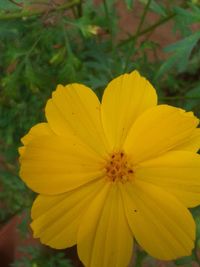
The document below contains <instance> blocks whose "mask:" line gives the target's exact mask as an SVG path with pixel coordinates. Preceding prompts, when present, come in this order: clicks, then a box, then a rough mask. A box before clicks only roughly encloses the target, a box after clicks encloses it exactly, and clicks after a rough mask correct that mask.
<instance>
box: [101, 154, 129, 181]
mask: <svg viewBox="0 0 200 267" xmlns="http://www.w3.org/2000/svg"><path fill="white" fill-rule="evenodd" d="M105 169H106V176H107V178H108V180H109V181H111V182H116V181H119V182H121V183H125V182H128V181H130V180H131V179H132V178H133V174H134V171H133V168H132V165H131V164H130V162H129V160H128V158H127V155H126V154H125V153H124V152H122V151H120V152H115V153H112V154H111V155H110V159H109V160H108V161H107V164H106V166H105Z"/></svg>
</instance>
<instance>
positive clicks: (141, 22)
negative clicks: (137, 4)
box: [135, 0, 151, 38]
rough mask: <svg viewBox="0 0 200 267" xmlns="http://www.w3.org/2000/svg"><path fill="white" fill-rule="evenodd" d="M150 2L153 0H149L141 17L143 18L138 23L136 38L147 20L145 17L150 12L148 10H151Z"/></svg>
mask: <svg viewBox="0 0 200 267" xmlns="http://www.w3.org/2000/svg"><path fill="white" fill-rule="evenodd" d="M150 4H151V0H148V2H147V4H146V6H145V8H144V12H143V14H142V17H141V20H140V23H139V25H138V28H137V31H136V34H135V38H137V36H138V35H139V33H140V31H141V29H142V26H143V24H144V21H145V18H146V15H147V13H148V10H149V7H150Z"/></svg>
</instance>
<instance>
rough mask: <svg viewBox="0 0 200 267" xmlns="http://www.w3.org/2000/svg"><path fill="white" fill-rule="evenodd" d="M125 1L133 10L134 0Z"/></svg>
mask: <svg viewBox="0 0 200 267" xmlns="http://www.w3.org/2000/svg"><path fill="white" fill-rule="evenodd" d="M124 1H125V4H126V6H127V8H128V9H129V10H132V9H133V5H134V0H124Z"/></svg>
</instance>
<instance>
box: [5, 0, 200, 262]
mask: <svg viewBox="0 0 200 267" xmlns="http://www.w3.org/2000/svg"><path fill="white" fill-rule="evenodd" d="M199 48H200V1H198V0H182V1H181V0H175V1H171V0H168V1H167V0H166V1H159V0H138V1H137V0H119V1H117V0H96V1H95V0H83V1H81V0H35V1H33V0H0V266H1V267H7V266H13V267H44V266H45V267H81V266H82V265H81V263H80V262H79V260H78V258H77V255H76V249H75V248H70V249H67V250H63V251H55V250H52V249H50V248H48V247H45V246H43V245H41V244H40V243H39V242H38V241H37V240H33V239H32V233H31V230H30V228H29V222H30V217H29V216H30V207H31V204H32V201H33V199H34V198H35V195H34V193H33V192H31V191H30V190H29V189H28V188H27V187H26V186H25V185H24V184H23V182H22V181H21V180H20V179H19V177H18V170H19V164H18V147H19V146H20V145H21V143H20V138H21V137H22V136H23V135H24V134H26V133H27V131H28V130H29V129H30V127H32V126H33V125H34V124H36V123H38V122H41V121H44V120H45V118H44V107H45V103H46V101H47V99H48V98H49V97H50V96H51V93H52V91H53V90H55V88H56V85H57V84H59V83H60V84H63V85H65V84H68V83H71V82H81V83H84V84H85V85H88V86H90V87H91V88H92V89H93V90H94V91H95V93H96V94H97V95H98V97H99V98H100V99H101V96H102V93H103V90H104V88H105V86H106V84H107V83H108V81H110V80H111V79H113V78H114V77H116V76H117V75H119V74H122V73H124V72H130V71H132V70H134V69H137V70H139V71H140V73H141V74H142V75H144V76H146V77H147V78H148V79H149V80H150V81H151V82H152V84H153V85H154V86H155V88H156V90H157V93H158V95H159V103H168V104H171V105H174V106H177V107H181V108H184V109H186V110H193V111H194V113H195V114H196V115H197V116H200V49H199ZM192 213H193V215H194V217H195V220H196V223H197V241H196V244H195V249H194V251H193V254H192V255H191V256H190V257H185V258H182V259H179V260H177V261H174V262H161V261H156V260H155V259H153V258H151V257H149V256H148V255H146V253H145V252H144V251H142V250H141V249H140V248H139V247H136V248H135V250H136V251H135V253H134V256H133V259H132V260H131V263H130V267H133V266H135V267H139V266H144V267H155V266H158V267H166V266H168V267H170V266H171V267H172V266H173V267H174V266H184V267H189V266H190V267H198V266H200V209H199V208H195V209H193V210H192ZM111 267H112V266H111Z"/></svg>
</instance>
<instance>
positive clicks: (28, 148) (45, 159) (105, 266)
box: [20, 71, 200, 267]
mask: <svg viewBox="0 0 200 267" xmlns="http://www.w3.org/2000/svg"><path fill="white" fill-rule="evenodd" d="M45 114H46V118H47V122H46V123H40V124H37V125H36V126H34V127H33V128H32V129H31V130H30V132H29V133H28V134H27V135H26V136H25V137H24V138H23V139H22V142H23V144H24V146H23V147H22V148H20V154H21V157H20V163H21V170H20V176H21V178H22V179H23V180H24V182H25V183H26V184H27V185H28V186H29V187H30V188H31V189H32V190H33V191H35V192H37V193H39V196H38V197H37V198H36V200H35V202H34V204H33V207H32V213H31V215H32V220H33V221H32V224H31V227H32V229H33V233H34V237H36V238H40V240H41V242H42V243H44V244H47V245H49V246H51V247H53V248H57V249H62V248H66V247H70V246H73V245H75V244H77V248H78V254H79V257H80V259H81V261H82V262H83V264H84V265H85V266H86V267H111V266H112V267H126V266H127V265H128V262H129V260H130V257H131V254H132V250H133V243H134V240H136V241H137V242H138V243H139V244H140V246H141V247H142V248H143V249H144V250H146V251H147V252H148V253H149V254H150V255H152V256H154V257H156V258H158V259H164V260H169V259H176V258H178V257H181V256H186V255H190V254H191V251H192V249H193V246H194V239H195V223H194V220H193V218H192V216H191V214H190V212H189V211H188V209H187V208H190V207H195V206H197V205H199V204H200V156H199V155H198V154H197V151H198V149H199V147H200V130H199V129H198V128H197V125H198V123H199V121H198V119H197V118H196V117H195V116H194V115H193V113H191V112H185V111H184V110H182V109H180V108H175V107H172V106H168V105H157V95H156V92H155V90H154V88H153V87H152V85H151V84H150V83H149V82H148V81H147V80H146V79H145V78H143V77H141V76H140V75H139V73H138V72H137V71H133V72H132V73H130V74H124V75H121V76H119V77H117V78H116V79H114V80H112V81H111V82H110V83H109V84H108V86H107V87H106V89H105V91H104V95H103V98H102V102H101V103H100V102H99V100H98V98H97V97H96V95H95V94H94V93H93V91H92V90H91V89H89V88H88V87H86V86H84V85H81V84H76V83H75V84H70V85H67V86H62V85H58V87H57V89H56V91H55V92H53V95H52V98H51V99H50V100H49V101H48V102H47V105H46V109H45Z"/></svg>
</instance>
